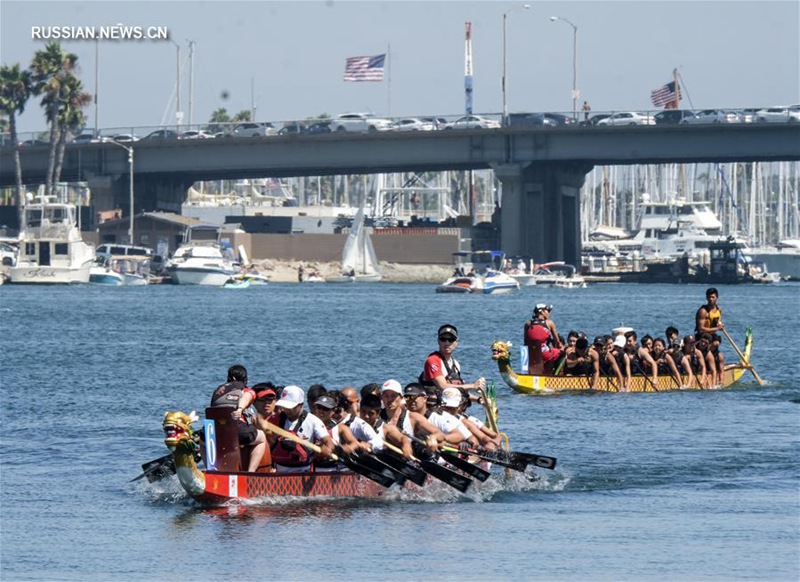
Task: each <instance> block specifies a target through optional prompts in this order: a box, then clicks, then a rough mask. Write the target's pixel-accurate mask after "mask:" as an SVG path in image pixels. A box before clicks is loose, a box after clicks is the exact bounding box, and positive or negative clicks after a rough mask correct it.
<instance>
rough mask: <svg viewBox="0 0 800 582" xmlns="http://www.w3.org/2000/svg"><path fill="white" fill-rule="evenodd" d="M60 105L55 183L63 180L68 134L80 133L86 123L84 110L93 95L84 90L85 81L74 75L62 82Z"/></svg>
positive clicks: (54, 170)
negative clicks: (62, 173) (62, 172)
mask: <svg viewBox="0 0 800 582" xmlns="http://www.w3.org/2000/svg"><path fill="white" fill-rule="evenodd" d="M59 101H60V102H59V106H58V147H57V150H56V165H55V168H54V169H53V184H54V185H55V184H56V183H58V182H59V181H60V180H61V168H62V166H63V165H64V149H65V148H66V141H67V136H68V135H73V134H77V133H80V131H81V129H83V127H84V125H86V115H85V114H84V113H83V110H84V109H85V108H86V107H87V106H88V105H89V103H91V102H92V96H91V95H90V94H89V93H86V92H84V90H83V83H81V81H80V79H78V78H77V77H75V76H74V75H70V76H69V77H67V78H66V79H65V80H64V82H63V83H62V84H61V92H60V93H59Z"/></svg>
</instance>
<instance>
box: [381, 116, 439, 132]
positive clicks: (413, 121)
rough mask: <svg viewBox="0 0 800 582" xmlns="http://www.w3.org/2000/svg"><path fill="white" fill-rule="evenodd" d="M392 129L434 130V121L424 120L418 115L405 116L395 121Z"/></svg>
mask: <svg viewBox="0 0 800 582" xmlns="http://www.w3.org/2000/svg"><path fill="white" fill-rule="evenodd" d="M391 129H392V131H433V129H434V127H433V123H430V122H427V121H422V120H421V119H417V118H416V117H404V118H403V119H398V120H397V121H395V122H394V125H392V127H391Z"/></svg>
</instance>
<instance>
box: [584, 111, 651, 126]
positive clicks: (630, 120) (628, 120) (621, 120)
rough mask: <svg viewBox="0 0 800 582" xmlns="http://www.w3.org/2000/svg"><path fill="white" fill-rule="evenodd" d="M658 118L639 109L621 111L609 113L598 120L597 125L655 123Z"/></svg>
mask: <svg viewBox="0 0 800 582" xmlns="http://www.w3.org/2000/svg"><path fill="white" fill-rule="evenodd" d="M655 124H656V120H655V118H654V117H653V116H651V115H644V114H642V113H639V112H637V111H620V112H619V113H614V114H613V115H609V116H608V117H606V118H605V119H601V120H600V121H598V122H597V125H655Z"/></svg>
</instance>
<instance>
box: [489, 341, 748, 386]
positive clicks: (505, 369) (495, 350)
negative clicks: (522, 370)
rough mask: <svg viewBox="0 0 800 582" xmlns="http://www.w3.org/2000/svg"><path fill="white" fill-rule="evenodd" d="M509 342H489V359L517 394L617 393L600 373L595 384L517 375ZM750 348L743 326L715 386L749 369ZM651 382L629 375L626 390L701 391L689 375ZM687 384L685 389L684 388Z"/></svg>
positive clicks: (577, 378)
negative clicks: (736, 349) (736, 353)
mask: <svg viewBox="0 0 800 582" xmlns="http://www.w3.org/2000/svg"><path fill="white" fill-rule="evenodd" d="M510 346H511V343H510V342H504V341H496V342H494V343H493V344H492V359H493V360H495V361H496V362H497V367H498V369H499V370H500V375H501V376H502V377H503V380H504V381H505V383H506V384H508V386H509V387H510V388H511V389H512V390H513V391H514V392H519V393H520V394H554V393H557V392H576V391H596V392H620V387H619V385H618V382H617V380H616V378H609V377H605V376H602V375H601V376H600V378H598V380H597V383H596V384H595V386H591V385H590V382H591V378H590V377H589V376H545V375H542V376H534V375H531V374H519V373H517V372H515V371H514V370H513V369H512V368H511V356H510V355H509V353H508V348H509V347H510ZM752 349H753V335H752V332H751V330H750V328H747V331H746V336H745V344H744V350H743V352H742V356H743V357H740V359H739V363H738V364H729V365H726V366H725V371H724V372H723V374H722V381H721V382H720V384H719V385H718V386H716V387H715V388H728V387H730V386H731V385H732V384H734V383H735V382H737V381H738V380H739V379H740V378H741V377H742V375H743V374H744V373H745V371H747V370H752V366H751V365H750V353H751V351H752ZM656 380H657V381H656V382H655V383H653V381H652V379H651V377H650V376H643V375H633V376H632V377H631V385H630V389H629V390H628V392H667V391H671V390H702V389H704V387H702V386H699V385H698V383H697V382H695V383H694V384H693V385H691V386H688V385H689V377H688V376H684V377H683V378H682V379H681V380H682V382H681V385H679V384H678V383H677V381H676V379H675V378H673V377H672V375H671V374H670V375H663V376H658V378H657V379H656ZM682 386H683V387H682ZM686 386H688V388H687V387H686Z"/></svg>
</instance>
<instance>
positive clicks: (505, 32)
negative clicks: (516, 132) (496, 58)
mask: <svg viewBox="0 0 800 582" xmlns="http://www.w3.org/2000/svg"><path fill="white" fill-rule="evenodd" d="M530 7H531V5H530V4H520V5H518V6H514V7H513V8H509V9H508V10H506V11H505V12H503V83H502V86H503V125H508V91H507V85H508V83H507V77H508V74H507V71H508V42H507V40H508V38H507V37H508V15H509V14H510V13H511V12H513V11H514V10H517V9H522V10H528V9H529V8H530Z"/></svg>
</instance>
